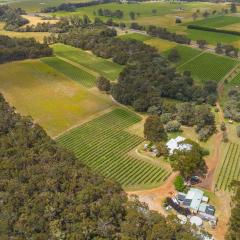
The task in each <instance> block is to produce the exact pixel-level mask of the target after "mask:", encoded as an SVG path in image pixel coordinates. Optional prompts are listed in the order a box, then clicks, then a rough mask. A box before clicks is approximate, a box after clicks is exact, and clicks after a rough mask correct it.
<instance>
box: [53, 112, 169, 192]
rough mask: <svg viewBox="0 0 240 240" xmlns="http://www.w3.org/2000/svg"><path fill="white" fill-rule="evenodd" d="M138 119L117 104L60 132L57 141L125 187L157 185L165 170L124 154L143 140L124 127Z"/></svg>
mask: <svg viewBox="0 0 240 240" xmlns="http://www.w3.org/2000/svg"><path fill="white" fill-rule="evenodd" d="M139 121H140V117H139V116H137V115H136V114H134V113H132V112H130V111H128V110H124V109H119V108H117V109H115V110H113V111H112V112H110V113H106V114H104V115H102V116H100V117H98V118H96V119H94V120H92V121H90V122H87V123H85V124H83V125H82V126H80V127H78V128H75V129H74V130H72V131H70V132H68V133H66V134H64V135H62V136H60V137H59V138H58V139H57V141H58V142H59V143H60V144H62V145H63V146H64V147H66V148H67V149H69V150H71V151H73V152H74V153H75V155H76V156H77V157H78V158H79V159H80V160H81V161H83V162H84V163H86V164H87V165H88V166H89V167H90V168H92V169H94V170H96V171H97V172H99V173H101V174H102V175H104V176H106V177H108V178H112V179H115V180H117V181H118V182H119V183H121V184H122V186H124V187H126V188H138V187H153V186H157V185H159V184H160V183H161V182H163V181H164V180H165V179H166V178H167V177H168V175H169V172H168V171H166V170H164V169H162V168H161V167H160V166H157V165H153V164H151V163H149V162H145V161H143V160H139V159H135V158H133V157H131V156H130V155H128V152H129V151H130V150H132V149H133V148H135V147H137V146H138V145H139V144H140V143H141V142H143V139H142V138H141V137H138V136H136V135H133V134H131V133H129V132H128V131H127V128H128V127H130V126H131V125H133V124H135V123H137V122H139Z"/></svg>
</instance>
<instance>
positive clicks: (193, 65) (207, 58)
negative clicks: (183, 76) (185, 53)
mask: <svg viewBox="0 0 240 240" xmlns="http://www.w3.org/2000/svg"><path fill="white" fill-rule="evenodd" d="M237 63H238V61H237V60H235V59H231V58H228V57H224V56H223V57H222V56H218V55H215V54H211V53H203V54H201V55H199V56H197V57H196V58H194V59H193V60H191V61H189V62H187V63H186V64H183V65H180V66H179V68H178V70H180V71H181V72H183V71H185V70H188V71H190V72H191V73H192V76H193V77H194V79H196V80H197V81H199V82H204V81H207V80H214V81H220V80H221V79H222V78H223V77H224V76H225V75H226V74H227V73H228V72H229V71H230V70H231V69H233V68H234V66H235V65H236V64H237Z"/></svg>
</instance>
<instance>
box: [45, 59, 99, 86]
mask: <svg viewBox="0 0 240 240" xmlns="http://www.w3.org/2000/svg"><path fill="white" fill-rule="evenodd" d="M42 62H44V63H45V64H47V65H49V66H50V67H52V68H54V69H56V71H58V72H61V73H63V74H64V75H66V76H67V77H69V78H71V79H72V80H74V81H76V82H78V83H80V84H81V85H82V86H84V87H87V88H91V87H95V86H96V77H94V76H93V75H91V74H89V73H88V72H86V71H84V70H82V69H80V68H78V67H76V66H73V65H72V64H70V63H67V62H65V61H63V60H61V59H59V58H57V57H49V58H42Z"/></svg>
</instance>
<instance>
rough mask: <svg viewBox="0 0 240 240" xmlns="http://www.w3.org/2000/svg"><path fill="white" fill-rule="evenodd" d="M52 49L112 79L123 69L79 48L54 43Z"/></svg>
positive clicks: (58, 54) (59, 54)
mask: <svg viewBox="0 0 240 240" xmlns="http://www.w3.org/2000/svg"><path fill="white" fill-rule="evenodd" d="M53 49H54V53H55V54H56V55H57V56H60V57H63V58H66V59H69V60H71V61H73V62H75V63H77V64H80V65H82V66H84V67H86V68H89V69H91V70H93V71H95V72H97V73H98V74H100V75H103V76H104V77H107V78H108V79H110V80H112V81H114V80H116V79H117V78H118V75H119V73H120V72H121V71H122V69H123V66H121V65H118V64H116V63H114V62H112V61H111V60H108V59H104V58H100V57H96V56H95V55H94V54H91V53H89V52H86V51H83V50H81V49H79V48H74V47H71V46H67V45H63V44H54V45H53Z"/></svg>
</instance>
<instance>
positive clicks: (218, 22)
mask: <svg viewBox="0 0 240 240" xmlns="http://www.w3.org/2000/svg"><path fill="white" fill-rule="evenodd" d="M239 22H240V17H233V16H217V17H211V18H207V19H202V20H198V21H194V22H191V23H190V24H194V25H198V26H204V27H212V28H222V27H225V26H228V25H231V24H235V23H239Z"/></svg>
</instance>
